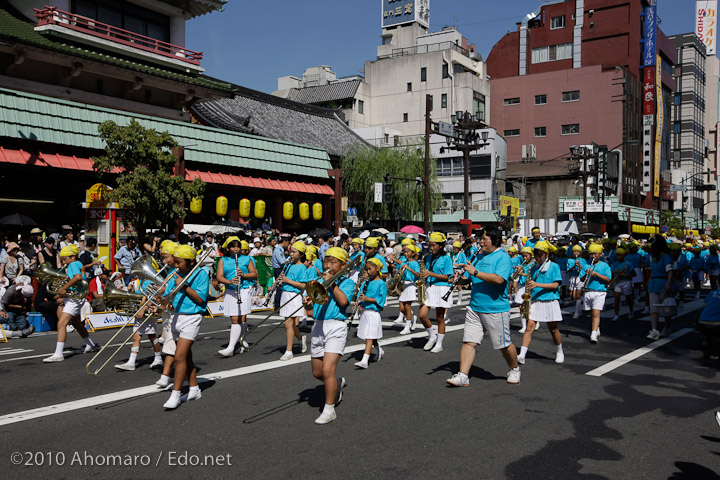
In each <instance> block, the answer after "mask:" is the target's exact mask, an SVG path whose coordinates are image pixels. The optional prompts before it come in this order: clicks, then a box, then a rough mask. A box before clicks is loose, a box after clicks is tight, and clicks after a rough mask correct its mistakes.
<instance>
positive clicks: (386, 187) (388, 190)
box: [383, 183, 393, 203]
mask: <svg viewBox="0 0 720 480" xmlns="http://www.w3.org/2000/svg"><path fill="white" fill-rule="evenodd" d="M392 194H393V186H392V183H383V203H392Z"/></svg>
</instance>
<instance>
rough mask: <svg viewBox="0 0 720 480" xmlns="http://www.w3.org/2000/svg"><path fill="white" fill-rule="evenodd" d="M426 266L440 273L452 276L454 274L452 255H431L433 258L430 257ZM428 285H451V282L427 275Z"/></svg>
mask: <svg viewBox="0 0 720 480" xmlns="http://www.w3.org/2000/svg"><path fill="white" fill-rule="evenodd" d="M425 268H426V269H428V270H430V271H431V272H433V273H437V274H439V275H448V276H450V275H452V274H453V266H452V259H451V258H450V255H445V254H440V255H439V256H433V255H431V258H430V259H428V262H427V263H426V264H425ZM427 285H428V287H429V286H431V285H440V286H449V285H450V282H448V281H447V280H440V279H437V278H435V277H427Z"/></svg>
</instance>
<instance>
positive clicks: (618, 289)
mask: <svg viewBox="0 0 720 480" xmlns="http://www.w3.org/2000/svg"><path fill="white" fill-rule="evenodd" d="M613 291H614V292H615V293H619V294H620V295H632V294H633V286H632V283H630V279H629V278H628V279H627V280H618V282H617V283H616V284H615V288H614V289H613Z"/></svg>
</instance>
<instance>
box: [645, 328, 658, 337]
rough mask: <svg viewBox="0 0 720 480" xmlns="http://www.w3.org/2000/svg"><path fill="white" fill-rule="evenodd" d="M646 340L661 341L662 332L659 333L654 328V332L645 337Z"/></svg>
mask: <svg viewBox="0 0 720 480" xmlns="http://www.w3.org/2000/svg"><path fill="white" fill-rule="evenodd" d="M645 338H648V339H650V340H659V339H660V332H658V331H657V330H655V329H654V328H653V329H652V330H650V333H648V335H647V337H645Z"/></svg>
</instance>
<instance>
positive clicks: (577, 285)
mask: <svg viewBox="0 0 720 480" xmlns="http://www.w3.org/2000/svg"><path fill="white" fill-rule="evenodd" d="M568 283H569V284H570V290H581V289H582V287H583V283H584V282H583V281H581V280H580V277H579V276H577V275H576V276H574V277H570V278H569V279H568Z"/></svg>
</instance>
